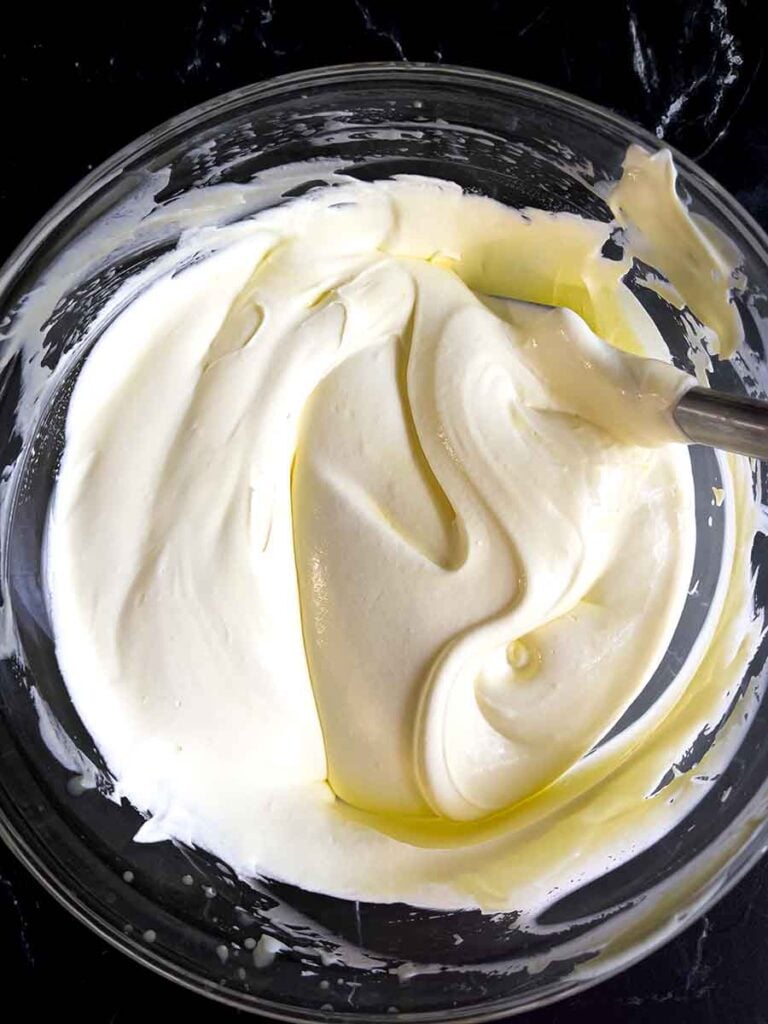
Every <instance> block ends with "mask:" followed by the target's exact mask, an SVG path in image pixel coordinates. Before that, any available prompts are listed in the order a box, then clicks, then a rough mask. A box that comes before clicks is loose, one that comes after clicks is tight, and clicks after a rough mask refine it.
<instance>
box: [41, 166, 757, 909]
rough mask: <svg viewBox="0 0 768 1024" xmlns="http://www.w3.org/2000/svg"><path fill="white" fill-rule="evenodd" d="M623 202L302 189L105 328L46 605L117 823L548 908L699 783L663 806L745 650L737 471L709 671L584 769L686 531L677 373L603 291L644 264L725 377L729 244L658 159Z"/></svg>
mask: <svg viewBox="0 0 768 1024" xmlns="http://www.w3.org/2000/svg"><path fill="white" fill-rule="evenodd" d="M610 203H611V208H612V210H613V212H614V216H615V218H616V219H615V220H614V221H613V222H605V223H602V222H597V221H589V220H585V219H582V218H579V217H576V216H573V215H570V214H564V213H558V214H550V213H545V212H542V211H537V210H525V211H515V210H511V209H507V208H505V207H502V206H501V205H499V204H497V203H495V202H493V201H491V200H490V199H487V198H483V197H480V196H474V195H468V194H466V193H464V192H462V190H461V189H460V188H458V187H457V186H455V185H453V184H451V183H448V182H441V181H436V180H433V179H428V178H411V177H403V178H398V179H394V180H390V181H384V182H375V183H372V184H366V183H353V184H347V185H342V186H337V187H333V188H325V189H322V190H317V191H315V192H313V193H311V194H310V195H309V196H307V197H305V198H302V199H300V200H296V201H293V202H291V203H287V204H285V205H282V206H279V207H276V208H273V209H270V210H268V211H264V212H262V213H260V214H259V215H258V216H256V217H254V218H252V219H251V220H249V221H247V222H244V223H242V224H240V225H238V226H237V230H236V231H235V232H234V233H233V237H232V239H231V242H230V244H227V245H225V246H223V247H221V248H220V249H219V250H218V251H216V252H214V253H213V254H212V255H209V256H207V257H206V258H205V259H203V260H201V261H198V262H195V263H193V264H192V265H190V266H187V267H185V268H184V269H183V270H181V271H180V272H177V273H176V274H174V275H170V274H169V275H167V276H165V277H163V278H162V279H160V280H159V281H157V282H156V283H154V284H153V285H152V286H151V287H150V288H148V289H147V290H145V291H144V292H143V293H141V294H140V295H139V296H138V297H137V298H136V299H135V301H133V302H132V303H131V304H129V305H128V306H127V308H125V309H124V310H122V311H121V312H120V313H119V315H117V316H116V318H115V319H114V321H113V322H112V323H111V324H110V326H109V327H108V328H107V329H106V330H105V331H104V333H103V335H102V337H101V338H100V339H99V341H98V343H97V345H96V346H95V348H94V350H93V352H92V353H91V354H90V355H89V357H88V359H87V360H86V363H85V366H84V368H83V370H82V372H81V374H80V376H79V378H78V381H77V384H76V387H75V390H74V394H73V397H72V401H71V405H70V408H69V414H68V419H67V428H66V447H65V452H64V458H63V462H62V466H61V471H60V475H59V479H58V483H57V488H56V494H55V500H54V503H53V507H52V513H51V517H50V526H49V531H48V583H49V592H50V602H51V611H52V617H53V623H54V629H55V636H56V646H57V653H58V657H59V662H60V665H61V667H62V672H63V675H64V678H65V680H66V683H67V687H68V689H69V692H70V694H71V696H72V699H73V701H74V703H75V705H76V707H77V710H78V712H79V714H80V716H81V718H82V720H83V722H84V723H85V725H86V726H87V728H88V729H89V731H90V732H91V734H92V736H93V737H94V739H95V741H96V743H97V745H98V746H99V748H100V750H101V752H102V754H103V755H104V757H105V759H106V762H107V764H108V765H109V768H110V770H111V772H112V773H113V774H114V776H115V778H116V780H117V785H118V791H119V793H120V794H121V795H123V796H125V797H127V798H128V799H129V800H130V801H131V802H132V803H133V804H134V805H135V806H136V807H138V808H139V809H140V810H142V811H144V812H146V813H147V815H148V821H147V824H146V825H145V826H144V828H143V829H142V830H141V832H140V834H139V838H140V839H143V840H150V839H153V838H164V837H169V836H170V837H173V838H176V839H179V840H182V841H185V842H189V843H194V844H196V845H199V846H202V847H204V848H206V849H209V850H211V851H212V852H214V853H216V854H217V855H218V856H219V857H221V858H223V859H226V860H227V861H228V862H229V863H231V864H232V865H233V867H234V868H235V869H236V870H237V871H238V872H239V873H240V874H242V875H243V876H246V877H247V876H249V875H256V874H260V875H268V876H270V877H274V878H278V879H281V880H285V881H288V882H291V883H294V884H298V885H301V886H303V887H305V888H307V889H313V890H319V891H323V892H327V893H331V894H334V895H339V896H345V897H351V898H355V899H364V900H373V901H377V900H378V901H386V900H402V901H407V902H411V903H415V904H421V905H427V906H434V907H445V908H449V907H466V906H475V905H479V906H482V907H490V908H493V909H503V908H511V909H524V910H533V909H536V908H539V907H541V906H542V905H543V904H544V903H545V902H546V901H547V898H548V896H549V895H550V894H551V893H552V892H554V891H557V892H558V894H560V895H562V893H563V892H564V891H567V890H568V888H570V887H572V886H573V885H575V884H580V883H582V882H583V881H585V880H587V879H589V878H591V877H595V876H596V875H598V874H599V873H601V872H602V871H604V870H605V869H606V867H607V866H608V865H609V864H610V865H612V866H615V864H616V863H618V862H621V860H623V859H626V858H627V857H629V856H631V855H632V854H633V853H636V852H637V851H638V850H640V849H642V848H645V847H646V846H648V845H649V844H650V843H652V842H653V841H655V839H657V838H658V837H659V836H660V835H661V834H663V833H664V831H666V830H667V829H668V828H669V827H671V825H672V824H674V823H675V822H677V821H679V820H680V818H681V816H682V815H683V814H684V813H685V811H686V810H688V809H690V807H691V806H692V805H693V803H695V802H696V800H698V799H699V798H700V796H701V795H702V794H701V787H700V786H699V787H697V786H695V785H693V784H692V782H691V780H690V779H688V778H687V777H686V776H685V775H682V774H681V775H680V776H679V777H677V778H675V779H674V780H673V782H672V783H671V784H670V786H667V787H666V788H665V789H664V790H663V792H662V793H659V792H657V787H658V783H659V781H660V779H661V778H662V777H663V776H664V775H665V773H666V772H667V770H668V769H669V767H670V765H672V764H673V763H675V760H676V757H678V756H682V754H683V753H684V751H685V750H686V749H688V748H689V747H690V746H691V744H692V742H693V740H694V739H695V738H696V736H697V735H698V734H699V733H700V732H701V730H702V729H703V728H704V727H705V726H706V725H707V723H709V722H712V721H716V720H717V719H718V718H719V716H720V714H721V713H722V711H723V709H724V707H725V706H726V703H727V701H726V697H725V694H726V691H727V688H728V683H729V681H732V680H734V679H737V678H738V677H739V673H740V672H741V671H742V670H743V668H744V666H745V664H746V662H747V660H748V656H749V652H750V649H751V648H750V643H749V642H748V638H749V636H750V635H751V634H750V630H751V629H753V628H754V627H753V626H752V625H751V624H750V622H749V619H748V616H746V615H745V614H744V613H745V611H746V608H747V598H748V593H749V588H748V543H749V538H750V537H751V533H750V529H749V517H750V515H751V509H752V504H751V491H750V486H749V470H748V464H747V463H746V461H745V460H741V459H737V458H729V459H728V460H724V461H723V467H722V468H723V475H724V490H725V500H726V502H727V503H728V505H729V516H730V520H729V521H730V524H731V525H730V528H729V543H728V545H727V551H726V557H727V560H728V565H727V568H726V571H725V572H724V581H725V582H724V584H723V586H722V587H721V588H720V591H719V592H718V595H717V598H716V600H715V601H714V602H713V607H712V609H711V612H710V615H709V619H708V623H707V628H706V636H705V638H704V642H702V643H701V644H700V645H699V648H698V651H697V655H696V657H695V658H693V659H689V661H688V662H687V663H686V664H685V666H683V668H682V669H681V671H680V673H679V676H678V678H677V679H676V681H675V683H674V685H673V686H671V687H670V688H669V689H668V691H667V693H666V694H665V696H664V699H663V700H660V701H658V702H657V703H656V705H654V706H653V707H652V708H651V709H650V710H649V711H648V712H647V714H646V715H645V716H644V717H643V719H642V720H641V723H640V725H641V727H640V728H638V729H634V730H628V731H627V732H626V733H624V734H622V735H621V736H619V737H618V738H617V739H615V740H613V741H611V742H609V743H606V744H603V745H602V746H600V747H599V749H597V750H595V751H594V752H593V753H591V754H590V756H589V757H585V756H584V755H586V754H588V753H589V752H590V751H592V750H593V748H595V746H596V744H597V743H598V741H599V740H600V739H601V738H602V737H605V736H606V734H608V733H609V732H610V730H611V728H612V726H613V725H615V723H616V722H617V721H618V720H619V718H620V717H621V715H622V713H623V712H624V711H625V710H626V708H627V707H628V706H629V705H630V704H631V702H632V701H633V699H634V698H635V697H636V696H637V695H638V694H639V693H640V692H641V691H642V689H643V687H644V686H645V685H646V683H647V682H648V680H649V679H650V678H651V676H652V675H653V673H654V671H655V669H656V668H657V666H658V665H659V662H660V661H661V659H662V656H663V655H664V652H665V651H666V649H667V647H668V645H669V642H670V639H671V637H672V634H673V632H674V630H675V627H676V625H677V623H678V620H679V618H680V614H681V611H682V608H683V605H684V603H685V599H686V596H687V592H688V588H689V586H690V583H691V571H692V564H693V555H694V548H695V540H696V537H695V518H694V494H693V481H692V475H691V463H690V459H689V457H688V453H687V449H686V448H685V446H684V445H683V444H682V443H680V441H681V438H680V435H679V434H678V432H677V429H676V427H675V425H674V422H673V420H672V418H671V415H670V412H669V410H670V407H671V404H672V403H673V401H674V399H675V398H676V397H677V395H678V394H679V393H680V392H681V390H683V389H684V388H685V387H687V386H688V383H689V378H688V377H686V375H684V374H682V373H681V372H679V371H677V370H676V369H674V368H673V367H672V366H671V365H670V364H669V355H668V352H667V349H666V346H665V345H664V343H663V340H662V339H661V338H660V336H659V334H658V331H657V329H656V327H655V326H654V323H653V321H652V319H651V318H650V316H649V315H648V314H647V313H646V312H645V310H644V309H643V307H642V305H641V304H640V302H639V301H638V300H637V298H636V297H635V296H634V295H633V293H632V292H631V291H630V290H629V289H628V288H627V286H626V285H625V284H624V283H623V281H622V279H623V277H624V275H625V274H626V273H627V271H628V270H629V268H630V266H631V263H632V258H633V256H634V255H637V256H639V257H641V258H642V259H644V260H645V261H646V262H649V263H651V264H652V265H654V266H657V267H658V268H659V269H660V270H661V271H662V272H663V273H664V274H665V276H666V278H668V280H667V281H659V282H658V283H657V284H654V285H653V286H654V287H658V288H659V290H663V294H664V295H665V296H667V297H668V298H669V296H670V294H673V297H676V300H677V301H678V303H679V304H680V305H682V304H683V303H685V304H686V305H687V306H688V307H689V308H690V309H691V310H692V312H693V313H695V314H696V315H697V316H698V317H699V318H700V319H701V321H702V322H703V323H704V325H705V326H706V327H708V328H709V329H710V330H711V331H712V332H713V335H714V336H716V337H717V339H718V342H719V351H720V352H721V354H724V355H728V354H729V353H731V352H732V351H733V350H734V349H735V347H736V345H737V344H738V341H739V338H740V334H739V332H740V323H739V319H738V315H737V312H736V310H735V307H734V306H733V304H732V303H731V302H730V301H729V300H730V289H731V288H732V287H733V284H734V279H733V269H734V259H733V254H732V253H730V252H729V250H728V248H727V247H724V246H723V245H722V244H720V240H718V239H715V238H714V237H713V236H712V235H711V233H707V232H706V231H705V230H703V229H702V227H701V225H699V224H697V223H696V222H694V220H692V219H691V218H690V217H689V215H688V212H687V211H686V209H685V207H684V206H683V205H682V204H681V203H680V201H679V199H678V198H677V196H676V193H675V180H674V169H673V165H672V162H671V159H670V157H669V154H668V153H666V152H662V153H659V154H657V155H655V156H653V157H650V156H649V155H648V154H646V153H645V152H644V151H643V150H640V149H639V148H637V147H633V148H632V149H631V150H630V151H629V153H628V157H627V162H626V165H625V175H624V178H623V179H622V181H621V183H620V184H619V185H618V186H617V187H616V188H615V189H614V191H613V193H612V195H611V198H610ZM617 227H621V228H622V229H623V232H624V243H625V249H624V254H623V256H622V258H620V259H609V258H607V257H605V256H603V255H602V251H603V248H604V246H605V245H606V243H607V242H608V241H609V239H610V238H611V236H612V234H613V233H614V232H615V231H616V230H617ZM673 290H675V291H673ZM538 303H544V304H546V305H548V306H553V307H555V308H553V309H546V308H543V307H542V306H541V305H537V304H538ZM639 357H640V358H639ZM708 756H710V755H708ZM715 756H716V754H715V753H712V754H711V757H712V758H714V757H715ZM672 793H673V794H674V800H670V795H671V794H672Z"/></svg>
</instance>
